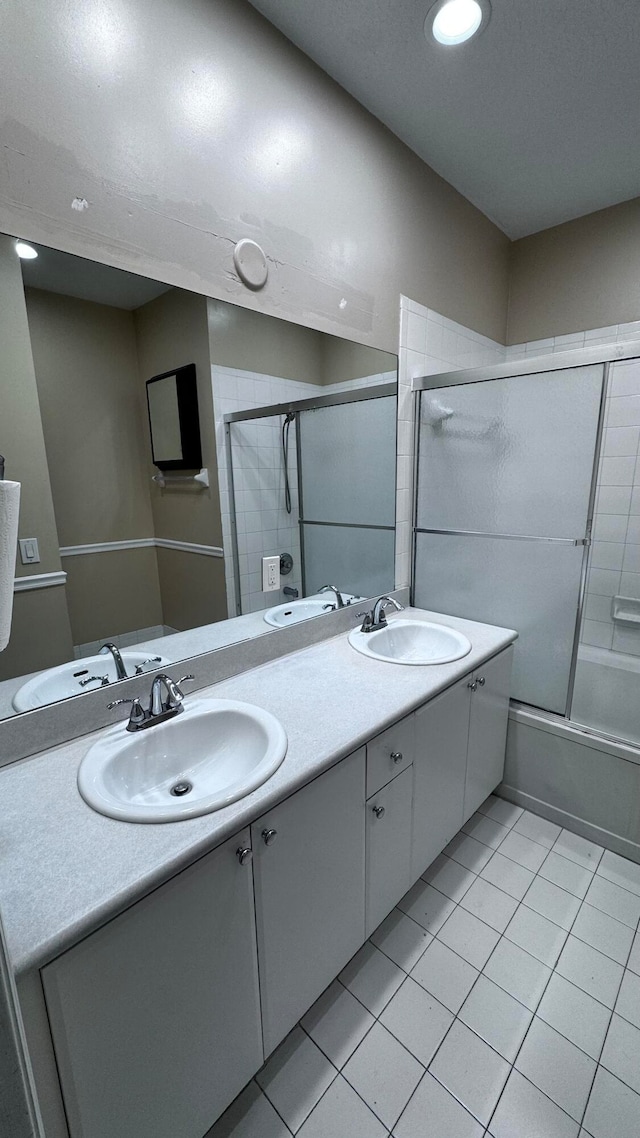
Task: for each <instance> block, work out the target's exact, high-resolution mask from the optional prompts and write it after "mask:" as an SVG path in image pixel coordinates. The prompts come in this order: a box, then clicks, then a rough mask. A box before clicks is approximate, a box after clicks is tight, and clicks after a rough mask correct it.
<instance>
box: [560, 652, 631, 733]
mask: <svg viewBox="0 0 640 1138" xmlns="http://www.w3.org/2000/svg"><path fill="white" fill-rule="evenodd" d="M571 720H572V722H574V723H579V724H583V725H584V726H585V727H589V728H590V729H591V730H592V731H601V732H602V733H603V734H605V735H613V736H614V737H615V738H617V739H626V740H629V741H630V742H632V743H640V656H630V655H627V654H626V653H624V652H610V651H609V650H608V649H607V648H592V647H591V645H589V644H581V645H580V647H579V649H578V660H577V664H576V679H575V686H574V690H573V705H572V708H571Z"/></svg>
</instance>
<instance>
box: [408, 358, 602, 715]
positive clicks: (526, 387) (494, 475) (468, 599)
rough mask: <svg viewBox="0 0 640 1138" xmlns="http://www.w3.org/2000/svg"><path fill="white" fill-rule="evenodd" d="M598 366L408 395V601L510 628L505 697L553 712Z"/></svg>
mask: <svg viewBox="0 0 640 1138" xmlns="http://www.w3.org/2000/svg"><path fill="white" fill-rule="evenodd" d="M603 374H604V367H603V365H602V364H596V365H589V366H585V367H578V368H571V369H565V370H556V371H549V372H540V373H537V374H535V375H524V376H518V375H515V376H512V377H508V378H504V379H493V380H486V381H482V382H475V383H468V384H460V385H456V386H451V387H443V388H439V389H432V390H425V391H422V392H421V394H420V404H419V416H420V419H419V444H418V456H419V458H418V489H417V506H416V534H415V575H414V580H415V603H416V604H417V605H419V606H420V607H423V608H427V609H432V610H436V611H439V612H448V613H452V614H455V615H457V616H462V617H467V618H468V619H471V620H479V621H485V622H487V623H489V624H499V625H503V626H505V627H509V628H514V629H516V630H517V632H518V634H519V638H518V641H517V642H516V651H515V660H514V674H513V688H512V695H513V697H514V698H515V699H518V700H521V701H522V702H524V703H529V704H532V705H534V706H536V707H541V708H544V709H546V710H549V711H555V712H559V713H560V714H565V712H566V708H567V699H568V693H569V686H570V676H571V666H572V659H573V651H574V642H575V636H576V621H577V614H578V606H579V598H580V586H581V579H582V574H583V562H584V554H585V543H586V540H587V538H588V536H589V522H590V516H589V514H590V503H591V489H592V477H593V464H594V454H595V447H596V442H597V437H598V424H599V417H600V407H601V400H602V387H603Z"/></svg>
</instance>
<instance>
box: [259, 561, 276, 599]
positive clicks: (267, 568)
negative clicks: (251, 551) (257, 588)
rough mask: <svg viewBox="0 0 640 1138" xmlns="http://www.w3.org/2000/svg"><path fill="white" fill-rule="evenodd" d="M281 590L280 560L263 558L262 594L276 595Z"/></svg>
mask: <svg viewBox="0 0 640 1138" xmlns="http://www.w3.org/2000/svg"><path fill="white" fill-rule="evenodd" d="M279 588H280V558H279V556H276V557H263V558H262V592H263V593H275V592H277V591H278V589H279Z"/></svg>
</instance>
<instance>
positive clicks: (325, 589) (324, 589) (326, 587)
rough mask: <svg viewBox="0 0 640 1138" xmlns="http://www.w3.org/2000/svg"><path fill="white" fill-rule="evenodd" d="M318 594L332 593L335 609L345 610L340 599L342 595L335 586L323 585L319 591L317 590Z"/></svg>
mask: <svg viewBox="0 0 640 1138" xmlns="http://www.w3.org/2000/svg"><path fill="white" fill-rule="evenodd" d="M318 592H319V593H333V594H334V596H335V598H336V608H339V609H343V608H345V603H344V601H343V599H342V593H341V592H340V590H339V589H338V588H337V587H336V586H335V585H323V586H322V588H321V589H318Z"/></svg>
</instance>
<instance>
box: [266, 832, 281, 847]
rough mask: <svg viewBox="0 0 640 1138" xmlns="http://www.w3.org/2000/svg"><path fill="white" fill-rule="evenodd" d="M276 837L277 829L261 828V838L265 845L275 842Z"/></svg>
mask: <svg viewBox="0 0 640 1138" xmlns="http://www.w3.org/2000/svg"><path fill="white" fill-rule="evenodd" d="M277 837H278V831H277V830H263V831H262V840H263V842H264V844H265V846H271V845H273V843H274V842H275V840H276V838H277Z"/></svg>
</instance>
